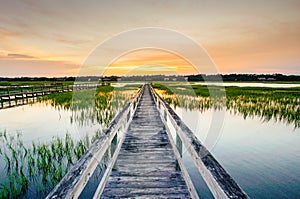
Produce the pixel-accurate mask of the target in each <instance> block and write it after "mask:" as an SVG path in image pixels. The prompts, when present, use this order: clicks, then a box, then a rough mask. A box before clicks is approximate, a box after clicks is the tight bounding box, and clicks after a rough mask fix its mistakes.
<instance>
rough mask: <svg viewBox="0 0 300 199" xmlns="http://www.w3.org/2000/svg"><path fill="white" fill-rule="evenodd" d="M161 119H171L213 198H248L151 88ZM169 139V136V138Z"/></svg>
mask: <svg viewBox="0 0 300 199" xmlns="http://www.w3.org/2000/svg"><path fill="white" fill-rule="evenodd" d="M151 88H152V87H151ZM151 91H152V93H153V95H154V99H155V101H156V105H157V107H158V109H159V110H160V113H161V115H162V119H163V120H165V122H166V123H167V120H170V121H171V124H172V126H173V127H174V129H175V130H176V134H177V136H178V137H179V138H180V140H181V141H182V143H183V144H184V146H185V148H186V149H187V151H188V152H189V154H190V155H191V157H192V159H193V161H194V164H195V166H196V167H197V168H198V171H199V172H200V174H201V176H202V177H203V179H204V181H205V182H206V184H207V186H208V187H209V189H210V191H211V192H212V194H213V196H214V197H215V198H226V199H227V198H242V199H243V198H249V197H248V196H247V194H246V193H245V192H244V191H243V190H242V189H241V187H240V186H239V185H238V184H237V183H236V182H235V181H234V179H233V178H232V177H231V176H230V175H229V174H228V173H227V172H226V171H225V169H224V168H223V167H222V166H221V164H220V163H219V162H218V161H217V160H216V159H215V158H214V157H213V155H212V154H211V153H210V152H209V151H208V150H207V149H206V148H205V146H203V145H202V143H201V142H200V141H199V139H198V138H197V137H196V136H195V135H194V133H193V132H192V131H191V130H190V129H189V128H188V127H187V126H186V125H185V124H184V123H183V122H182V121H181V119H180V117H179V116H178V115H177V114H176V113H175V111H174V110H173V109H172V108H171V107H170V105H169V104H168V103H167V102H166V101H165V100H163V99H162V98H161V96H159V95H158V94H157V93H156V91H155V90H154V89H153V88H152V89H151ZM170 139H171V138H170Z"/></svg>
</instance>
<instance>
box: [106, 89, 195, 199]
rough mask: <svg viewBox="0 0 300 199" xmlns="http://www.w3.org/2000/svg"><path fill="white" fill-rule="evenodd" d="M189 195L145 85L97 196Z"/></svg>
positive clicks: (146, 196)
mask: <svg viewBox="0 0 300 199" xmlns="http://www.w3.org/2000/svg"><path fill="white" fill-rule="evenodd" d="M120 197H122V198H126V197H145V198H161V197H164V198H165V197H168V198H190V192H189V190H188V187H187V185H186V182H185V181H184V179H183V176H182V173H181V171H180V170H179V169H178V166H177V162H176V157H175V154H174V150H173V149H172V146H171V144H170V141H169V139H168V135H167V133H166V130H165V126H164V124H163V122H162V120H161V118H160V114H159V112H158V110H157V107H156V105H155V102H154V99H153V95H152V94H151V93H150V86H149V85H146V87H145V90H144V93H143V95H142V97H141V99H140V102H139V104H138V105H137V110H136V112H135V113H134V116H133V119H132V122H131V124H130V125H129V128H128V131H127V133H126V136H125V140H124V142H123V144H122V146H121V149H120V152H119V154H118V157H117V161H116V163H115V165H114V168H113V170H112V172H111V174H110V176H109V179H108V181H107V183H106V185H105V187H104V191H103V193H102V196H101V198H120Z"/></svg>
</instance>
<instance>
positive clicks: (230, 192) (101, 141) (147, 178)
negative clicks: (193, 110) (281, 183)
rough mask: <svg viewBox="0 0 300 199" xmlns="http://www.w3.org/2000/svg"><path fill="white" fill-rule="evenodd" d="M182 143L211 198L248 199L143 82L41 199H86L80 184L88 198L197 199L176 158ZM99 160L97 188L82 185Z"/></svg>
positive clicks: (148, 85) (187, 177)
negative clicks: (98, 135) (106, 126)
mask: <svg viewBox="0 0 300 199" xmlns="http://www.w3.org/2000/svg"><path fill="white" fill-rule="evenodd" d="M172 129H173V131H172ZM183 147H184V149H185V150H186V151H185V153H187V154H186V155H189V156H190V158H191V160H192V163H193V164H194V166H195V168H197V169H198V172H199V174H200V175H201V176H202V178H203V180H204V181H205V183H206V185H207V186H208V188H209V189H210V191H211V193H212V195H213V196H214V198H222V199H223V198H224V199H230V198H241V199H248V198H249V197H248V196H247V194H246V193H245V192H244V191H243V190H242V189H241V188H240V187H239V185H238V184H237V183H236V182H235V181H234V179H233V178H232V177H231V176H230V175H229V174H228V173H227V172H226V171H225V169H224V168H223V167H222V166H221V164H220V163H219V162H218V161H217V160H216V159H215V158H214V157H213V155H212V154H211V153H210V152H209V151H208V150H207V149H206V148H205V146H203V145H202V143H201V142H200V140H198V138H197V137H196V136H195V134H194V133H193V132H192V131H191V130H190V129H189V128H188V127H187V126H186V125H185V124H184V123H183V122H182V121H181V119H180V117H179V116H178V115H177V114H176V113H175V112H174V110H173V109H172V108H171V107H170V106H169V104H168V103H167V102H166V101H165V100H163V99H162V98H161V97H160V96H159V95H158V94H157V93H156V92H155V91H154V90H153V89H152V88H151V85H150V84H145V85H143V87H142V88H141V89H140V90H139V91H138V92H137V93H136V95H135V96H134V97H133V98H132V100H131V101H130V102H129V103H128V104H127V105H126V106H125V107H124V108H123V109H122V111H120V112H119V113H118V115H117V116H116V117H115V118H114V119H113V121H112V122H111V123H110V125H109V126H108V128H107V129H106V130H105V132H104V133H103V134H102V135H101V136H100V137H99V138H98V139H97V140H96V141H95V142H94V143H93V145H92V146H91V147H90V148H89V150H88V151H87V153H86V154H85V155H83V157H81V158H80V160H79V161H78V162H77V163H76V164H75V165H74V166H73V168H72V169H71V170H70V171H69V172H68V173H67V174H66V175H65V176H64V178H63V179H62V180H61V181H60V182H59V183H58V184H57V185H56V187H55V188H54V189H53V190H52V191H51V192H50V193H49V195H48V196H47V197H46V199H57V198H67V199H74V198H78V197H80V198H87V197H86V196H85V195H84V193H85V191H84V190H85V188H87V189H86V190H87V191H88V192H89V193H90V194H91V195H93V197H92V198H93V199H98V198H193V199H198V198H199V195H198V192H197V190H196V189H195V187H194V184H193V181H192V179H191V176H190V174H189V173H188V170H187V168H186V167H185V165H184V162H183V159H182V155H184V154H182V149H183ZM105 161H107V162H106V163H105V167H104V169H103V171H102V172H103V173H102V174H101V177H100V179H99V183H98V182H97V185H98V187H97V189H96V190H94V189H90V188H88V187H89V186H86V185H87V184H88V183H89V182H90V183H94V182H92V181H90V178H91V176H92V175H93V174H94V172H95V169H96V167H97V166H99V163H100V162H105ZM101 164H102V163H101ZM96 175H98V174H97V173H96ZM81 194H83V195H81ZM88 198H90V197H88Z"/></svg>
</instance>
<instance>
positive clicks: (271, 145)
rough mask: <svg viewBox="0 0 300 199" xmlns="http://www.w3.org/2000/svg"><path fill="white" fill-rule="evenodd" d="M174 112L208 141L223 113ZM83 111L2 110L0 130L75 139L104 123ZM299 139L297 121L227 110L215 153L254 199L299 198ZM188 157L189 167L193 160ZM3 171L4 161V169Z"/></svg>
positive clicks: (31, 137)
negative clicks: (82, 118) (213, 121)
mask: <svg viewBox="0 0 300 199" xmlns="http://www.w3.org/2000/svg"><path fill="white" fill-rule="evenodd" d="M274 85H275V84H270V86H274ZM279 85H280V86H281V87H284V86H283V85H282V84H278V86H279ZM119 86H121V85H119ZM247 86H249V83H247ZM255 86H257V85H255ZM288 86H291V85H290V84H289V85H288ZM176 112H177V113H178V114H179V115H180V117H181V118H182V120H183V121H184V122H185V123H186V124H187V125H188V126H189V127H190V128H191V129H192V130H193V132H195V134H196V135H197V136H198V138H199V139H200V140H201V141H202V142H203V143H204V144H205V143H206V141H205V140H206V137H209V135H208V133H207V132H209V130H210V129H211V128H214V126H211V121H212V115H213V114H217V115H218V114H219V115H221V116H222V114H221V112H218V111H214V110H212V109H209V110H206V111H204V112H202V113H200V112H199V111H198V110H185V109H183V108H178V107H177V108H176ZM74 114H75V115H74ZM81 114H84V113H81V112H77V113H74V112H73V111H71V110H70V109H63V108H61V107H53V106H51V105H50V104H47V103H45V102H37V103H34V104H31V105H24V106H19V107H14V108H8V109H3V110H0V131H3V130H6V131H7V132H8V134H15V133H16V132H21V133H22V135H23V136H22V139H23V141H24V143H25V144H28V145H30V144H31V142H32V141H35V142H47V141H49V140H51V139H52V138H53V137H56V136H58V137H64V136H65V134H66V133H67V132H68V133H70V134H71V136H72V138H74V139H80V138H83V137H84V136H85V135H86V134H88V135H90V136H92V135H93V134H94V133H95V132H96V131H97V130H99V129H103V127H104V126H105V125H104V124H101V123H99V122H97V121H95V120H93V119H89V118H85V119H84V122H82V120H80V119H79V120H76V118H80V115H81ZM74 118H75V119H74ZM299 143H300V129H299V128H296V129H295V128H294V125H293V124H286V123H284V122H279V123H277V122H275V121H274V120H270V121H268V122H265V121H264V120H263V119H261V118H260V117H256V116H253V117H248V118H247V119H244V117H243V116H242V115H239V114H231V113H230V112H228V111H225V115H224V122H223V125H222V130H221V132H220V134H219V136H217V139H216V142H215V145H214V147H213V148H212V149H211V152H212V153H213V154H214V156H215V157H216V159H217V160H218V161H219V162H220V163H221V164H222V165H223V166H224V168H225V169H226V170H227V171H228V172H229V173H230V174H231V175H232V177H233V178H234V179H235V180H236V181H237V182H238V184H239V185H240V186H241V187H242V188H243V189H244V190H245V192H246V193H247V194H248V195H249V196H250V197H251V198H299V197H300V169H299V168H300V144H299ZM184 153H186V152H184ZM184 157H186V155H185V156H184ZM184 161H185V164H186V165H191V162H190V159H189V158H185V159H184ZM3 169H4V168H3V165H2V166H1V165H0V170H1V172H3V171H4V170H3ZM189 170H190V172H191V174H192V175H193V176H196V177H195V179H196V181H197V182H196V183H197V185H198V186H199V187H203V186H204V184H203V182H202V181H201V179H200V178H199V176H197V172H196V170H195V169H194V168H192V167H191V168H190V169H189ZM200 192H201V196H202V198H211V197H212V196H211V194H209V193H208V191H207V190H206V189H205V188H201V191H200Z"/></svg>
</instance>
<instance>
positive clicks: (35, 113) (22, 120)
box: [0, 103, 101, 144]
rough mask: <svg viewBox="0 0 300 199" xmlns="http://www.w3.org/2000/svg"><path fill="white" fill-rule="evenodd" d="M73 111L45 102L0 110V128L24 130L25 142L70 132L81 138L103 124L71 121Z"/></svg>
mask: <svg viewBox="0 0 300 199" xmlns="http://www.w3.org/2000/svg"><path fill="white" fill-rule="evenodd" d="M71 117H72V111H71V110H63V109H60V110H59V109H57V108H54V107H53V106H51V105H46V104H45V103H35V104H32V105H24V106H19V107H14V108H9V109H3V110H0V121H1V122H0V130H1V131H3V130H5V129H6V131H7V132H8V133H9V134H11V133H13V134H14V133H16V132H17V131H19V132H22V135H23V136H22V138H23V141H24V143H26V144H30V143H31V142H32V141H33V140H34V141H48V140H50V139H52V137H55V136H58V137H64V136H65V135H66V133H67V132H68V133H70V134H71V135H72V137H73V138H75V139H76V138H81V137H83V136H85V135H86V134H88V135H90V137H91V136H92V135H93V134H94V133H95V132H96V131H97V130H99V129H101V125H100V124H98V123H97V122H95V123H93V124H91V123H89V124H90V125H86V126H82V125H78V124H77V123H76V121H74V122H73V123H71Z"/></svg>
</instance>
